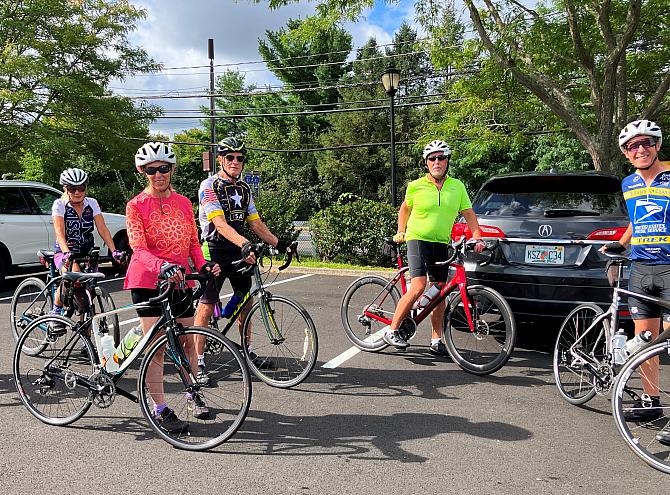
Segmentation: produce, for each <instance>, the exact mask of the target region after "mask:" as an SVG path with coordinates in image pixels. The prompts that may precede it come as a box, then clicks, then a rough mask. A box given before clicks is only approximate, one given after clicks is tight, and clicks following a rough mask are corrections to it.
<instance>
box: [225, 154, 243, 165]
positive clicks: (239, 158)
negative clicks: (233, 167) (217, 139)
mask: <svg viewBox="0 0 670 495" xmlns="http://www.w3.org/2000/svg"><path fill="white" fill-rule="evenodd" d="M224 158H225V159H226V161H229V162H232V161H233V160H237V162H238V163H244V157H243V156H237V155H226V156H225V157H224Z"/></svg>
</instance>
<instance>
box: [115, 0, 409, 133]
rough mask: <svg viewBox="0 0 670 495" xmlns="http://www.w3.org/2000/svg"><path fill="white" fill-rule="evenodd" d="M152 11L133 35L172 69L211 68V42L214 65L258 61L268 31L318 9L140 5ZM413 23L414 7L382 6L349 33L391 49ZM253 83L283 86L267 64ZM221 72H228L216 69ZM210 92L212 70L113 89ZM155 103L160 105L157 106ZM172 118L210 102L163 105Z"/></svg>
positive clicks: (227, 3)
mask: <svg viewBox="0 0 670 495" xmlns="http://www.w3.org/2000/svg"><path fill="white" fill-rule="evenodd" d="M135 4H137V5H140V6H142V7H143V8H145V9H146V10H147V18H146V19H145V20H144V21H142V22H140V24H139V26H138V30H137V31H136V32H134V33H133V34H132V35H131V40H132V42H133V43H134V44H136V45H139V46H142V47H143V48H144V49H145V50H147V52H148V53H149V55H150V56H152V57H153V58H154V59H155V60H156V61H158V62H161V63H163V64H164V66H165V67H166V68H167V67H185V66H199V65H208V64H209V60H208V59H207V39H208V38H214V44H215V63H216V64H238V63H241V62H249V61H259V60H260V56H259V55H258V49H257V47H258V38H260V37H264V35H265V31H266V30H268V29H271V30H276V29H279V28H281V27H283V26H284V25H285V24H286V22H287V21H288V19H290V18H305V17H306V16H308V15H311V14H313V13H314V5H315V4H314V3H310V2H298V3H295V4H291V5H288V6H286V7H282V8H280V9H277V10H275V11H270V10H269V9H268V8H267V3H265V2H263V3H259V4H256V3H251V2H246V1H241V2H234V1H233V0H192V1H190V2H185V1H183V0H137V1H136V2H135ZM404 20H406V21H408V22H410V23H412V24H413V23H414V2H413V1H408V0H402V1H400V2H398V3H396V4H393V5H387V4H385V3H383V2H378V3H377V4H376V5H375V6H374V7H373V8H372V9H370V10H369V11H367V12H365V14H364V16H362V18H361V19H360V20H359V21H358V22H356V23H351V24H347V25H346V26H345V28H346V29H347V30H348V31H349V32H350V33H351V34H352V36H353V45H354V47H359V46H361V45H363V44H364V43H365V42H366V41H367V40H368V39H369V38H370V37H371V36H374V37H375V38H376V39H377V42H378V43H380V44H383V43H389V42H390V41H391V39H392V37H393V33H394V32H395V31H396V30H397V28H398V27H399V26H400V24H401V23H402V22H403V21H404ZM239 68H240V69H243V70H250V71H249V72H247V73H246V78H247V82H248V83H256V84H257V85H259V86H264V85H267V84H272V85H277V84H279V83H278V81H277V80H276V79H275V78H274V76H273V75H272V73H271V72H270V71H268V70H266V69H265V65H264V64H253V65H242V66H239ZM216 70H217V71H221V70H223V69H220V68H219V69H216ZM208 86H209V74H208V69H203V68H198V69H189V70H169V69H167V70H165V71H163V73H160V74H156V75H151V76H148V75H140V76H137V77H133V78H129V79H128V80H126V81H115V82H114V83H112V84H111V87H112V88H113V90H114V92H116V93H118V94H124V95H129V96H139V95H164V94H179V93H181V94H189V93H193V91H202V90H203V89H205V88H207V87H208ZM154 102H156V100H154ZM158 102H159V103H160V105H161V106H163V107H164V108H165V109H166V111H167V112H171V111H172V113H174V112H173V111H174V110H179V109H194V108H198V106H199V105H207V104H208V100H205V99H193V100H158ZM197 125H198V119H193V120H185V119H184V120H179V119H174V120H159V121H157V122H156V123H155V124H154V125H152V126H151V127H152V131H160V132H162V133H163V134H167V135H172V134H174V133H175V132H179V131H181V130H182V129H188V128H191V127H195V126H197Z"/></svg>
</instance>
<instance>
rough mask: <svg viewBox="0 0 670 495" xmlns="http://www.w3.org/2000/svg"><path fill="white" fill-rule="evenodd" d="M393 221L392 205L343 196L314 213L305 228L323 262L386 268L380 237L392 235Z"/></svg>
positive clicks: (395, 220) (396, 217) (394, 217)
mask: <svg viewBox="0 0 670 495" xmlns="http://www.w3.org/2000/svg"><path fill="white" fill-rule="evenodd" d="M397 219H398V216H397V212H396V210H395V209H394V208H393V207H392V206H390V205H387V204H385V203H379V202H377V201H372V200H369V199H364V198H360V197H358V196H354V195H352V194H348V193H347V194H343V195H342V196H340V198H339V200H338V202H337V203H336V204H334V205H332V206H329V207H328V208H326V209H325V210H322V211H320V212H319V213H317V214H315V215H314V216H313V217H312V218H311V219H310V220H309V226H310V230H311V233H312V240H313V242H314V245H315V247H316V250H317V251H318V252H319V255H320V257H321V259H322V260H323V261H340V262H343V263H356V264H364V265H376V266H388V264H389V257H388V254H386V255H385V254H384V249H383V248H384V241H383V240H382V238H383V237H384V236H389V235H392V234H393V233H395V231H396V225H397Z"/></svg>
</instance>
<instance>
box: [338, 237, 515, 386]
mask: <svg viewBox="0 0 670 495" xmlns="http://www.w3.org/2000/svg"><path fill="white" fill-rule="evenodd" d="M384 241H385V242H386V243H387V244H388V245H389V246H390V248H391V255H392V256H393V257H394V258H395V260H396V263H397V265H398V271H397V272H395V274H394V276H393V278H392V279H391V280H387V279H385V278H384V277H380V276H377V275H369V276H364V277H361V278H359V279H358V280H355V281H354V282H353V283H352V284H351V285H350V286H349V288H348V289H347V291H346V292H345V294H344V297H343V298H342V309H341V316H342V324H343V325H344V330H345V332H346V334H347V337H348V338H349V340H351V342H352V343H353V344H354V345H355V346H356V347H358V348H359V349H362V350H364V351H372V352H378V351H381V350H382V349H384V348H386V347H387V346H388V344H387V343H386V342H384V340H383V339H382V335H383V334H384V332H385V331H386V329H387V328H388V325H390V324H391V319H392V318H393V313H394V312H395V308H396V305H397V304H398V300H399V299H400V294H401V293H402V294H405V293H406V292H407V285H408V281H407V276H408V274H407V271H408V270H409V267H406V266H403V261H402V255H401V253H400V250H399V249H398V245H397V244H396V243H395V242H393V240H392V239H391V238H384ZM473 248H474V244H472V243H468V242H466V241H465V238H463V239H461V240H460V241H457V242H455V243H453V244H452V245H451V249H452V250H453V253H452V254H451V256H450V257H449V259H447V260H445V261H442V262H439V263H436V265H449V272H450V279H449V281H448V282H446V283H440V284H437V285H438V287H439V288H440V293H439V295H438V296H437V297H435V298H434V299H433V300H432V301H430V303H429V304H428V305H426V306H425V307H424V308H418V309H412V310H411V311H410V314H409V316H408V317H407V318H406V319H405V320H403V322H402V324H401V326H400V329H399V332H401V336H402V337H403V338H404V339H405V340H409V339H411V338H412V337H413V336H414V334H415V333H416V327H417V325H418V324H419V323H421V322H422V321H423V320H424V319H425V318H426V317H427V316H428V315H429V314H430V312H431V311H432V310H433V309H434V308H435V306H437V304H439V303H440V302H441V301H443V300H445V299H448V301H447V310H446V311H445V314H444V327H443V338H444V343H445V345H446V347H447V350H448V351H449V355H450V356H451V358H452V359H453V360H454V362H455V363H456V364H458V365H459V366H460V367H461V368H462V369H463V370H465V371H467V372H469V373H473V374H475V375H487V374H490V373H494V372H496V371H498V370H499V369H500V368H502V367H503V366H504V365H505V363H506V362H507V360H508V359H509V358H510V356H511V354H512V351H513V350H514V344H515V342H516V323H515V320H514V315H513V314H512V310H511V309H510V307H509V304H507V301H505V299H504V298H503V296H501V295H500V294H499V293H498V292H496V291H495V290H493V289H491V288H489V287H485V286H483V285H471V286H468V285H467V280H466V276H465V268H464V260H465V257H466V253H467V252H468V251H472V250H473ZM496 248H497V242H496V241H487V243H486V251H488V252H489V253H490V254H491V255H492V254H493V251H494V250H495V249H496ZM489 260H490V258H489ZM487 262H488V261H486V260H485V261H483V262H482V264H485V263H487Z"/></svg>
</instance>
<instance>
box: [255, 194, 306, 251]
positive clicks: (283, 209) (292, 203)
mask: <svg viewBox="0 0 670 495" xmlns="http://www.w3.org/2000/svg"><path fill="white" fill-rule="evenodd" d="M254 201H255V203H256V209H258V212H259V214H260V216H261V219H262V220H263V222H264V223H265V225H267V226H268V228H269V229H270V232H272V233H273V234H274V235H276V236H277V237H279V238H280V239H291V240H295V239H297V238H298V232H297V231H296V230H295V228H294V227H293V221H294V220H295V218H296V211H297V210H298V201H297V199H296V198H295V197H285V196H282V195H280V194H278V193H275V192H260V193H259V194H257V195H256V196H255V197H254Z"/></svg>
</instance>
